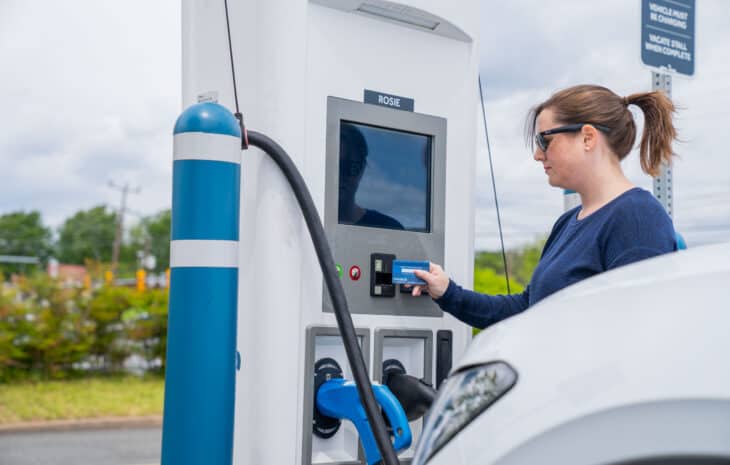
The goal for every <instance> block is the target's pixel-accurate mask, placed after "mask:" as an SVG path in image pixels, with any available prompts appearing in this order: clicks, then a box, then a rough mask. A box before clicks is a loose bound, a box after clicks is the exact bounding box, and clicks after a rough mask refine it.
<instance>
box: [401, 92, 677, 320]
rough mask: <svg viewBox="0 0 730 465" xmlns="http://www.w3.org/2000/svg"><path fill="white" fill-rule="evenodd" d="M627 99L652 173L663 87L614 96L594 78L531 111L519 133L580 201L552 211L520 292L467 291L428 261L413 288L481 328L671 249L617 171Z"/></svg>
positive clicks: (665, 107)
mask: <svg viewBox="0 0 730 465" xmlns="http://www.w3.org/2000/svg"><path fill="white" fill-rule="evenodd" d="M629 105H636V106H638V107H639V108H641V110H642V111H643V112H644V134H643V135H642V138H641V145H640V158H641V167H642V169H643V170H644V172H646V173H648V174H651V175H652V176H656V175H657V174H658V173H659V169H660V166H661V163H662V162H666V163H670V162H671V159H672V146H671V145H672V141H673V140H674V139H676V130H675V128H674V126H673V124H672V113H673V112H674V105H673V104H672V102H671V100H669V99H668V98H667V97H666V96H665V95H664V94H662V93H661V92H646V93H638V94H632V95H630V96H628V97H620V96H618V95H616V94H614V93H613V92H611V91H610V90H608V89H606V88H604V87H599V86H593V85H581V86H575V87H570V88H568V89H565V90H562V91H560V92H558V93H556V94H554V95H553V96H551V97H550V98H549V99H548V100H547V101H545V102H543V103H541V104H539V105H537V106H536V107H535V108H533V109H532V111H530V113H529V115H528V118H527V125H526V129H527V130H526V134H527V136H528V138H529V139H528V140H530V141H531V142H534V145H535V146H536V147H534V158H535V160H536V161H538V162H540V163H542V165H543V168H544V169H545V174H546V175H547V177H548V182H549V183H550V185H551V186H555V187H562V188H564V189H571V190H573V191H576V192H577V193H578V194H580V198H581V203H582V205H581V206H579V207H576V208H574V209H572V210H570V211H568V212H566V213H565V214H563V215H562V216H561V217H560V218H558V220H557V222H556V223H555V225H554V226H553V229H552V232H551V233H550V236H549V237H548V239H547V242H546V243H545V247H544V248H543V251H542V256H541V257H540V262H539V263H538V265H537V267H536V268H535V271H534V272H533V275H532V280H531V282H530V284H529V285H528V286H527V288H526V289H525V291H524V292H522V293H521V294H513V295H486V294H479V293H476V292H472V291H469V290H466V289H463V288H462V287H461V286H459V285H458V284H456V283H455V282H454V281H451V280H450V279H449V277H448V275H447V274H446V273H445V272H444V270H443V269H442V268H441V267H440V266H439V265H435V264H431V269H430V272H425V271H419V272H416V274H417V276H418V277H419V278H421V279H423V280H424V281H425V282H426V286H416V287H415V288H414V289H413V295H420V294H421V292H422V291H424V290H425V291H427V292H428V293H429V294H430V295H431V297H432V298H433V299H435V301H436V302H437V303H438V304H439V306H440V307H441V308H442V309H443V310H444V311H446V312H449V313H451V314H453V315H454V316H455V317H457V318H459V319H460V320H461V321H463V322H465V323H468V324H470V325H472V326H475V327H477V328H485V327H487V326H489V325H491V324H494V323H496V322H498V321H501V320H503V319H505V318H508V317H510V316H512V315H515V314H517V313H520V312H522V311H523V310H526V309H527V308H528V307H530V306H532V305H534V304H535V303H536V302H538V301H540V300H541V299H543V298H545V297H547V296H549V295H550V294H552V293H554V292H556V291H559V290H560V289H563V288H564V287H566V286H569V285H571V284H573V283H575V282H578V281H580V280H582V279H585V278H588V277H591V276H593V275H596V274H598V273H601V272H604V271H607V270H611V269H614V268H617V267H619V266H623V265H627V264H629V263H633V262H636V261H639V260H643V259H645V258H649V257H653V256H656V255H660V254H663V253H667V252H671V251H674V250H676V246H675V233H674V228H673V226H672V221H671V219H670V218H669V216H668V215H667V213H666V212H665V211H664V209H663V208H662V206H661V205H660V204H659V202H658V201H657V200H656V199H655V198H654V197H653V196H652V195H651V194H650V193H648V192H646V191H645V190H642V189H640V188H638V187H636V186H634V185H633V184H632V183H631V182H630V181H629V180H628V179H627V178H626V176H625V175H624V173H623V171H622V170H621V163H620V162H621V160H623V159H624V158H625V157H626V156H627V155H628V154H629V152H630V151H631V148H632V147H633V144H634V141H635V139H636V125H635V123H634V119H633V116H632V114H631V111H629V108H628V107H629Z"/></svg>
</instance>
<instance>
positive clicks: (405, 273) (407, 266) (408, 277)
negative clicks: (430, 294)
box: [393, 260, 429, 284]
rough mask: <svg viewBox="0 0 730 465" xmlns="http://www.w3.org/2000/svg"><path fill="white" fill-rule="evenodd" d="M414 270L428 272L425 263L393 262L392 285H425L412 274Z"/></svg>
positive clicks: (427, 266)
mask: <svg viewBox="0 0 730 465" xmlns="http://www.w3.org/2000/svg"><path fill="white" fill-rule="evenodd" d="M415 270H423V271H428V270H429V263H428V262H427V261H415V260H393V284H426V282H425V281H423V280H422V279H420V278H417V277H416V275H415V274H414V273H413V272H414V271H415Z"/></svg>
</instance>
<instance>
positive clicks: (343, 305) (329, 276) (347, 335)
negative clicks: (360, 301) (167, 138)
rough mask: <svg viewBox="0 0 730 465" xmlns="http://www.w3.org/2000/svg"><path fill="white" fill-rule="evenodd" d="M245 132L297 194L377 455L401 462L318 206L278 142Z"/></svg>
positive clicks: (394, 463) (393, 463)
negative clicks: (356, 330)
mask: <svg viewBox="0 0 730 465" xmlns="http://www.w3.org/2000/svg"><path fill="white" fill-rule="evenodd" d="M247 132H248V144H249V146H254V147H258V148H259V149H261V150H263V151H264V152H266V154H267V155H269V156H270V157H271V159H272V160H274V162H275V163H276V164H277V165H278V166H279V168H280V169H281V171H282V173H283V174H284V177H285V178H286V180H287V181H289V185H290V186H291V188H292V191H293V192H294V196H295V197H296V199H297V202H299V207H300V208H301V210H302V214H303V215H304V221H306V223H307V228H308V229H309V234H310V235H311V236H312V242H313V243H314V249H315V251H316V252H317V258H318V259H319V265H320V267H321V268H322V274H323V275H324V281H325V283H326V284H327V290H328V291H329V294H330V298H331V299H332V305H333V306H334V309H335V318H336V319H337V326H338V327H339V328H340V334H341V336H342V342H343V343H344V345H345V352H347V360H348V362H350V367H351V368H352V376H353V378H355V384H356V385H357V390H358V393H359V394H360V401H361V402H362V404H363V406H364V407H365V413H366V414H367V417H368V422H369V423H370V427H371V428H372V430H373V435H374V436H375V442H376V443H377V444H378V449H380V455H381V457H382V458H383V463H384V464H385V465H400V461H399V460H398V456H397V455H396V453H395V449H393V444H392V443H391V442H390V436H389V434H388V430H387V428H386V426H385V421H384V420H383V416H382V415H381V414H380V406H379V405H378V403H377V401H376V400H375V395H374V394H373V387H372V386H371V385H370V379H369V377H368V372H367V368H365V360H364V359H363V355H362V351H361V350H360V346H359V345H358V343H357V334H356V333H355V326H354V325H353V323H352V316H351V315H350V310H349V309H348V308H347V299H346V298H345V290H344V289H343V287H342V283H341V282H340V277H339V274H338V272H337V268H336V266H335V260H334V257H333V256H332V251H331V250H330V248H329V244H328V242H327V237H326V236H325V234H324V227H323V226H322V221H321V220H320V218H319V213H318V212H317V207H315V206H314V202H313V201H312V196H311V194H310V193H309V189H308V188H307V184H306V183H305V182H304V178H302V175H301V174H300V173H299V170H298V169H297V167H296V165H295V164H294V162H293V161H292V159H291V158H290V157H289V155H287V153H286V151H284V149H283V148H281V146H280V145H279V144H277V143H276V142H274V141H273V140H272V139H271V138H269V137H267V136H265V135H264V134H261V133H259V132H255V131H247ZM242 136H243V137H244V138H245V137H246V136H245V135H243V134H242Z"/></svg>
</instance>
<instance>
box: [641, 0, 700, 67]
mask: <svg viewBox="0 0 730 465" xmlns="http://www.w3.org/2000/svg"><path fill="white" fill-rule="evenodd" d="M695 12H696V9H695V0H641V61H642V62H643V63H644V64H645V65H647V66H649V67H651V68H655V69H657V70H660V71H662V72H667V73H676V74H682V75H684V76H692V75H694V73H695Z"/></svg>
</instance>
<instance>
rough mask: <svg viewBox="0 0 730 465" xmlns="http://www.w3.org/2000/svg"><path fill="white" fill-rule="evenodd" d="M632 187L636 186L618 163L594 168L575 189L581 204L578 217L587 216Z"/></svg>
mask: <svg viewBox="0 0 730 465" xmlns="http://www.w3.org/2000/svg"><path fill="white" fill-rule="evenodd" d="M633 187H636V186H634V184H633V183H632V182H631V181H629V180H628V178H627V177H626V176H625V175H624V173H623V171H622V170H621V165H620V164H618V163H616V164H611V166H610V167H609V168H608V169H602V170H596V171H595V172H594V175H593V176H591V177H590V179H586V180H585V183H584V185H582V186H581V187H580V188H579V189H576V191H577V192H578V194H579V195H580V199H581V203H582V205H583V208H582V209H581V211H580V212H579V213H578V219H583V218H585V217H587V216H589V215H590V214H592V213H593V212H595V211H596V210H598V209H599V208H601V207H603V206H604V205H606V204H607V203H609V202H610V201H612V200H613V199H615V198H616V197H618V196H619V195H621V194H623V193H624V192H626V191H627V190H629V189H632V188H633Z"/></svg>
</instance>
